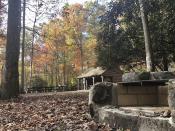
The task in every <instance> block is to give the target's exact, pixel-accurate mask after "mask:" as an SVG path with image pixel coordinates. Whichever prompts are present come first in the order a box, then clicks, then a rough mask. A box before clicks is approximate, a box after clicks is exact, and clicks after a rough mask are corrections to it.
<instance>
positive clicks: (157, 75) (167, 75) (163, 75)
mask: <svg viewBox="0 0 175 131" xmlns="http://www.w3.org/2000/svg"><path fill="white" fill-rule="evenodd" d="M150 78H151V80H169V79H175V75H174V74H173V73H172V72H168V71H161V72H151V73H150Z"/></svg>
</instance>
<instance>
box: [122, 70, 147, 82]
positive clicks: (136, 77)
mask: <svg viewBox="0 0 175 131" xmlns="http://www.w3.org/2000/svg"><path fill="white" fill-rule="evenodd" d="M149 79H150V72H130V73H125V74H123V76H122V81H123V82H134V81H141V80H149Z"/></svg>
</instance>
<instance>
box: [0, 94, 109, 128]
mask: <svg viewBox="0 0 175 131" xmlns="http://www.w3.org/2000/svg"><path fill="white" fill-rule="evenodd" d="M87 101H88V93H87V92H83V93H82V92H81V93H78V92H71V93H62V92H61V93H53V94H49V95H48V94H43V95H40V94H32V95H24V96H22V97H20V98H19V99H16V100H11V101H5V102H4V101H1V103H0V116H1V117H0V130H2V131H6V130H23V131H25V130H30V131H44V130H49V131H51V130H54V131H97V130H98V131H100V130H101V131H109V130H110V128H109V127H108V126H106V125H102V124H101V125H100V124H98V123H95V122H94V121H93V120H92V119H91V117H90V116H89V114H88V104H87V103H88V102H87Z"/></svg>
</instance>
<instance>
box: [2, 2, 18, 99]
mask: <svg viewBox="0 0 175 131" xmlns="http://www.w3.org/2000/svg"><path fill="white" fill-rule="evenodd" d="M20 29H21V0H8V27H7V44H6V61H5V81H4V90H3V91H4V92H3V94H1V97H2V98H4V99H9V98H12V97H16V96H18V94H19V72H18V60H19V51H20Z"/></svg>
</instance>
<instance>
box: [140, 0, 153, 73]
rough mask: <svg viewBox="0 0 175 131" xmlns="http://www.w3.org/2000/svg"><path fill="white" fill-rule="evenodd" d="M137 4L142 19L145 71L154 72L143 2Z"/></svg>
mask: <svg viewBox="0 0 175 131" xmlns="http://www.w3.org/2000/svg"><path fill="white" fill-rule="evenodd" d="M139 4H140V14H141V19H142V25H143V31H144V39H145V52H146V67H147V71H154V70H155V68H154V63H153V55H152V48H151V43H150V34H149V28H148V17H147V15H146V13H145V10H144V2H143V0H139Z"/></svg>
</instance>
